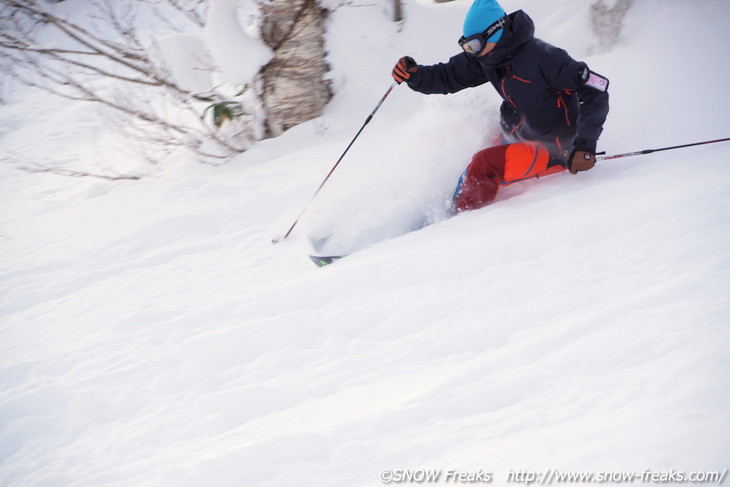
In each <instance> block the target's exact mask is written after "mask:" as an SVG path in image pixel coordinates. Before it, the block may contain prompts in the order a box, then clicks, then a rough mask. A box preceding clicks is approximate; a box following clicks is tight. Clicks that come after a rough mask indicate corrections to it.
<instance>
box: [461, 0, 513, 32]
mask: <svg viewBox="0 0 730 487" xmlns="http://www.w3.org/2000/svg"><path fill="white" fill-rule="evenodd" d="M505 15H507V14H505V12H504V9H502V7H500V6H499V4H498V3H497V1H496V0H474V3H473V4H472V5H471V8H470V9H469V11H468V12H467V13H466V18H465V19H464V37H469V36H473V35H474V34H481V33H482V32H484V31H485V30H487V27H489V26H490V25H492V24H493V23H494V22H496V21H497V20H499V19H501V18H502V17H504V16H505ZM503 30H504V29H499V30H498V31H497V32H495V33H494V34H493V35H492V37H490V38H489V39H488V41H489V42H497V41H499V40H500V39H501V38H502V31H503Z"/></svg>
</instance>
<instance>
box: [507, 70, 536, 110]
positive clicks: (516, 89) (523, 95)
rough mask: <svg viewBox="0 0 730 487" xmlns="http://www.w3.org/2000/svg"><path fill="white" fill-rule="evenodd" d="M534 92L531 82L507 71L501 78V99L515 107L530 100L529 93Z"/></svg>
mask: <svg viewBox="0 0 730 487" xmlns="http://www.w3.org/2000/svg"><path fill="white" fill-rule="evenodd" d="M533 90H534V87H533V86H532V82H531V81H530V80H528V79H525V78H522V77H520V76H518V75H516V74H514V73H510V72H509V71H508V72H507V73H506V75H505V76H504V77H503V78H502V82H501V91H502V97H503V98H504V99H505V100H507V101H508V102H509V103H511V104H512V106H513V107H517V105H518V104H520V103H524V102H525V101H528V100H529V99H530V92H531V91H533Z"/></svg>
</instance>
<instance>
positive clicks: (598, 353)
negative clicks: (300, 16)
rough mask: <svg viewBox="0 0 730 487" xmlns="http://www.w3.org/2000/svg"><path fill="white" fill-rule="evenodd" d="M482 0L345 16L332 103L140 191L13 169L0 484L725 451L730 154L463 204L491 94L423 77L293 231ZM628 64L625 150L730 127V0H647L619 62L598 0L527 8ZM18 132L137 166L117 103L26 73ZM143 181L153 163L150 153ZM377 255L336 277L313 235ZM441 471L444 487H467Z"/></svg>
mask: <svg viewBox="0 0 730 487" xmlns="http://www.w3.org/2000/svg"><path fill="white" fill-rule="evenodd" d="M468 6H469V2H467V1H462V0H457V1H455V2H451V3H445V4H434V3H432V2H430V1H426V0H418V1H415V0H414V1H411V2H409V3H408V4H407V6H406V7H407V9H406V16H407V22H406V23H405V25H404V26H403V28H402V30H401V31H400V32H399V31H398V29H397V27H396V26H394V25H392V24H390V23H388V22H387V20H386V19H385V17H384V15H383V8H382V6H380V5H376V4H375V2H365V1H356V2H353V3H352V4H351V5H350V6H347V7H343V8H341V9H339V10H338V11H337V12H336V13H334V14H333V16H332V18H331V21H330V32H329V48H330V56H331V58H330V62H331V64H332V66H333V68H334V71H333V74H332V77H333V84H334V88H335V91H336V93H337V96H336V97H335V98H334V99H333V100H332V102H331V103H330V105H329V107H328V110H327V113H326V114H325V116H323V117H322V118H321V119H319V120H316V121H312V122H310V123H307V124H304V125H301V126H299V127H296V128H294V129H292V130H290V131H289V132H287V133H286V134H284V135H283V136H281V137H279V138H277V139H273V140H268V141H264V142H262V143H260V144H258V145H257V146H256V147H255V148H254V149H252V150H251V151H249V152H247V153H245V154H243V155H242V156H240V157H238V158H237V159H236V160H235V161H233V162H232V163H231V164H228V165H225V166H221V167H207V166H202V165H199V164H197V163H195V162H194V161H191V160H189V159H188V158H187V156H182V155H178V156H177V157H176V158H170V160H168V161H166V163H165V165H164V166H163V167H162V168H158V169H154V170H150V169H142V170H147V171H150V174H149V176H148V177H146V178H145V179H143V180H142V181H139V182H107V181H102V180H95V179H91V178H83V179H72V178H63V177H58V176H53V175H43V174H27V173H24V172H20V171H17V170H15V169H14V168H13V167H12V166H11V165H9V164H4V165H2V167H0V171H1V172H0V174H1V179H0V185H1V186H2V188H1V190H2V209H1V210H0V225H1V226H0V262H1V264H0V319H1V320H2V321H0V485H13V486H15V485H18V486H20V485H34V486H66V485H69V486H90V485H104V486H107V485H108V486H122V485H124V486H128V485H129V486H131V485H134V486H199V485H216V486H229V485H230V486H239V485H248V486H257V487H258V486H261V487H264V486H265V487H270V486H277V487H279V486H289V485H291V486H295V485H296V486H300V487H301V486H318V487H321V486H345V485H347V486H376V485H382V483H381V481H380V478H379V475H380V472H381V471H382V470H383V469H405V468H434V469H442V470H448V469H454V470H460V471H465V472H469V471H477V470H479V469H481V470H483V471H489V472H492V473H493V475H494V482H493V484H495V485H504V484H506V483H507V481H508V476H509V473H510V471H515V470H521V469H522V470H524V469H527V470H532V469H534V470H542V471H544V470H545V469H548V468H552V469H558V470H561V471H589V472H598V471H608V470H610V471H637V472H641V471H642V470H643V469H652V470H654V471H659V470H662V469H664V470H669V469H675V470H682V471H686V472H690V471H696V470H719V471H722V470H723V469H725V468H728V467H730V464H728V458H729V457H728V452H730V437H729V436H728V431H730V406H729V405H730V394H729V393H728V391H730V379H729V378H730V358H729V357H728V351H727V350H728V343H729V340H730V331H728V318H729V317H730V309H729V308H730V303H729V301H728V297H727V296H728V292H729V291H730V289H729V285H728V284H729V277H728V271H729V270H730V259H729V258H728V257H729V252H728V249H729V248H730V247H729V244H730V225H728V223H729V221H730V218H729V217H730V214H729V213H730V210H728V208H730V169H728V165H727V164H728V160H730V145H728V144H717V145H709V146H703V147H699V148H692V149H683V150H678V151H671V152H662V153H656V154H652V155H646V156H641V157H635V158H625V159H617V160H613V161H606V162H604V163H602V164H599V165H598V166H597V167H596V168H595V169H594V170H592V171H590V172H587V173H583V174H580V175H577V176H571V175H558V176H554V177H550V178H544V179H542V180H540V181H531V182H526V183H523V184H520V185H514V186H511V187H509V188H508V191H505V192H504V193H503V194H502V195H501V196H500V198H499V200H498V202H497V203H495V204H494V205H492V206H490V207H487V208H485V209H482V210H479V211H475V212H471V213H467V214H462V215H459V216H457V217H455V218H453V219H449V220H444V221H440V222H438V223H436V224H434V225H432V226H429V227H426V228H424V229H422V230H419V231H416V232H411V233H407V232H408V231H409V230H411V229H412V228H413V227H414V226H415V225H416V224H417V223H418V222H419V221H420V220H421V219H423V218H424V217H426V218H430V219H432V220H436V221H438V220H443V217H444V212H443V209H444V201H445V200H446V199H447V198H448V196H449V194H450V192H451V190H452V189H453V186H454V184H455V180H456V178H457V177H458V174H459V173H460V172H461V171H462V170H463V168H464V167H465V165H466V164H467V163H468V161H469V157H470V155H471V154H472V153H473V152H474V151H476V150H478V149H479V148H481V147H484V146H485V145H487V144H489V143H490V141H491V140H492V139H493V137H494V134H495V133H496V132H495V130H496V124H497V118H496V108H497V107H498V99H497V96H496V94H495V93H494V91H493V89H492V88H491V87H489V86H485V87H481V88H477V89H473V90H469V91H467V92H462V93H459V94H456V95H449V96H432V97H425V96H422V95H419V94H416V93H413V92H410V91H409V90H408V89H407V88H406V87H398V88H397V89H396V90H394V92H393V93H392V94H391V95H390V97H389V98H388V99H387V101H386V102H385V104H384V105H383V106H382V108H381V109H380V111H379V112H378V113H377V115H376V117H375V118H374V119H373V122H372V123H371V124H370V125H369V126H368V128H367V129H366V130H365V131H364V132H363V134H362V136H361V138H360V139H359V140H358V141H357V143H356V145H355V146H354V147H353V149H352V150H351V152H350V154H348V156H347V158H346V159H345V161H344V162H343V163H342V165H341V166H340V168H338V170H337V172H336V173H335V175H334V176H333V177H332V179H331V180H330V182H329V183H328V185H327V186H326V189H325V190H324V191H323V192H322V193H321V194H320V197H318V199H317V200H315V203H314V204H313V205H312V207H311V208H310V210H309V211H308V213H307V214H306V217H305V218H304V219H303V220H302V223H301V224H300V226H299V227H298V228H297V230H296V231H295V233H294V234H293V236H292V237H291V238H290V239H289V240H287V241H284V242H282V243H280V244H278V245H271V243H270V240H271V238H273V237H276V236H280V235H281V234H282V233H284V232H285V231H286V229H287V228H288V226H289V225H290V224H291V222H292V221H293V219H294V218H295V217H296V215H297V214H298V213H299V211H300V210H301V208H302V207H303V205H304V204H305V203H306V202H307V200H308V199H309V197H310V196H311V194H312V192H313V191H314V189H315V188H316V187H317V185H318V184H319V183H320V181H321V180H322V178H323V177H324V176H325V174H326V173H327V171H328V170H329V168H330V167H331V166H332V165H333V164H334V162H335V161H336V160H337V158H338V157H339V155H340V153H341V152H342V151H343V150H344V148H345V146H346V145H347V143H348V142H349V140H350V139H351V138H352V137H353V136H354V134H355V132H356V131H357V129H358V128H359V127H360V125H361V124H362V122H363V121H364V120H365V117H366V116H367V114H368V113H370V111H371V110H372V108H373V107H374V105H375V103H376V102H377V101H378V99H379V98H380V97H381V96H382V94H383V93H384V92H385V90H386V89H387V88H388V86H389V84H390V82H391V81H390V77H389V72H390V69H391V67H392V65H393V63H394V62H395V60H397V59H398V57H400V56H401V55H405V54H410V55H412V56H413V57H415V58H416V59H417V60H418V61H420V62H423V63H433V62H438V61H443V60H445V59H447V58H448V56H450V55H451V54H453V53H454V52H456V49H457V46H456V42H455V40H456V38H457V37H458V35H459V31H460V26H461V20H462V18H463V15H464V13H465V11H466V9H467V8H468ZM504 6H505V8H506V9H507V10H510V11H511V10H515V9H518V8H523V9H525V10H526V11H527V12H528V13H530V15H532V16H533V18H534V19H535V20H536V23H537V29H538V31H537V35H538V36H539V37H541V38H543V39H545V40H547V41H550V42H554V43H556V44H559V45H560V46H562V47H565V48H566V49H568V50H569V52H571V54H573V56H574V57H576V58H579V59H583V60H585V61H586V62H588V63H589V64H590V65H591V66H592V67H594V69H596V71H598V72H601V73H603V74H606V75H607V76H609V77H610V78H611V83H612V84H611V97H612V98H611V104H612V110H611V113H610V115H609V120H608V122H607V124H606V129H605V132H604V135H603V137H602V139H601V141H600V143H599V145H600V147H601V148H602V149H605V150H607V151H608V152H609V153H618V152H626V151H632V150H637V149H644V148H657V147H662V146H665V145H674V144H680V143H687V142H693V141H696V140H707V139H714V138H720V137H727V136H729V134H730V123H729V122H730V118H729V117H728V113H730V94H728V90H727V89H726V80H727V79H728V75H730V67H729V66H728V62H727V56H726V52H725V51H726V47H725V46H726V45H728V44H729V43H730V32H728V30H727V29H726V28H725V24H726V22H727V19H728V18H730V4H728V3H727V2H726V1H722V0H696V1H694V2H686V1H680V0H637V1H636V5H635V7H634V8H633V10H632V11H631V12H630V14H629V17H628V18H627V20H626V24H625V30H624V34H623V35H622V37H621V40H620V43H619V45H617V46H616V47H615V48H614V49H612V50H611V51H610V52H605V53H600V54H592V53H591V47H592V44H593V40H592V38H589V37H587V35H588V34H586V33H585V32H584V30H585V29H583V30H581V29H577V28H576V27H575V26H576V25H583V24H584V23H585V22H587V19H588V5H587V2H582V1H579V0H555V1H553V2H538V1H528V0H524V1H517V0H510V1H505V2H504ZM0 144H1V146H2V150H3V153H5V154H11V155H16V156H17V155H18V154H23V157H28V158H29V159H31V158H35V159H41V160H45V161H51V162H52V163H54V164H59V165H62V166H67V167H82V168H87V167H94V164H92V162H91V161H94V163H100V164H105V165H110V166H114V167H122V168H127V167H134V166H135V164H136V163H135V162H134V161H133V160H132V159H131V156H130V155H129V154H128V153H125V152H123V151H121V150H118V147H119V141H116V140H115V138H114V134H113V133H108V132H106V131H105V129H103V127H101V126H100V125H99V122H98V120H97V119H96V118H95V111H94V108H93V107H85V106H75V105H68V104H67V102H65V101H60V100H56V99H53V98H49V97H48V96H46V95H43V94H37V93H35V94H34V93H23V94H22V96H20V95H18V96H16V97H15V98H13V99H12V100H11V102H10V103H9V104H7V105H5V106H0ZM136 170H140V169H136ZM324 235H331V242H333V243H332V245H337V246H339V247H340V248H341V249H344V248H347V249H348V250H355V249H359V251H358V252H355V253H354V254H353V255H351V256H350V257H348V258H347V259H345V260H342V261H340V262H338V263H336V264H334V265H332V266H330V267H327V268H324V269H318V268H315V267H314V266H313V265H312V264H311V262H310V261H309V260H308V259H307V258H306V254H307V253H308V252H310V250H311V248H310V247H309V241H308V237H309V238H317V237H320V236H324ZM442 483H443V482H442Z"/></svg>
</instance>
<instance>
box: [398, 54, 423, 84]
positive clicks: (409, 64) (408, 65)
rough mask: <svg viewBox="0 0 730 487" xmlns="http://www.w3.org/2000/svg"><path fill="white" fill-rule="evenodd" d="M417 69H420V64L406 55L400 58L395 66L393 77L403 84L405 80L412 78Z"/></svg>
mask: <svg viewBox="0 0 730 487" xmlns="http://www.w3.org/2000/svg"><path fill="white" fill-rule="evenodd" d="M416 71H418V64H417V63H416V61H415V60H414V59H413V58H412V57H410V56H404V57H402V58H400V59H399V60H398V63H397V64H396V65H395V67H394V68H393V73H392V74H393V79H394V80H395V81H396V82H397V83H398V84H401V83H403V82H404V81H408V80H410V79H411V76H413V75H414V74H415V73H416Z"/></svg>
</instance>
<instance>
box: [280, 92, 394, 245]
mask: <svg viewBox="0 0 730 487" xmlns="http://www.w3.org/2000/svg"><path fill="white" fill-rule="evenodd" d="M397 85H398V83H396V82H395V81H394V82H393V84H391V85H390V88H388V91H386V92H385V94H384V95H383V97H382V98H381V99H380V101H379V102H378V104H377V105H375V109H374V110H373V111H372V112H371V113H370V115H368V118H367V119H366V120H365V123H364V124H362V127H360V130H358V131H357V134H355V137H354V138H353V139H352V140H351V141H350V144H349V145H348V146H347V148H346V149H345V152H343V153H342V155H341V156H340V158H339V159H337V162H336V163H335V165H334V166H332V169H330V172H329V173H328V174H327V177H325V178H324V181H322V184H320V185H319V188H317V191H315V192H314V194H313V195H312V197H311V198H310V199H309V202H308V203H307V204H306V205H305V206H304V209H302V211H301V213H299V216H298V217H297V219H296V220H294V223H292V225H291V227H289V230H288V231H287V232H286V233H285V234H284V236H283V237H281V238H280V239H275V240H272V242H273V243H279V242H280V241H281V240H284V239H285V238H287V237H289V235H290V234H291V232H292V230H294V227H296V226H297V223H299V219H300V218H302V215H304V212H305V211H307V208H309V205H311V204H312V201H314V198H316V197H317V195H318V194H319V192H320V191H321V190H322V188H323V187H324V185H325V183H326V182H327V180H328V179H329V178H330V176H332V173H333V172H335V169H337V166H339V165H340V162H342V159H344V158H345V154H347V151H349V150H350V147H352V144H354V143H355V141H356V140H357V138H358V137H359V136H360V134H361V133H362V131H363V130H364V129H365V126H366V125H367V124H369V123H370V120H372V119H373V115H375V112H377V111H378V109H379V108H380V105H382V104H383V102H384V101H385V99H386V98H388V95H390V92H391V91H393V88H395V87H396V86H397Z"/></svg>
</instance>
